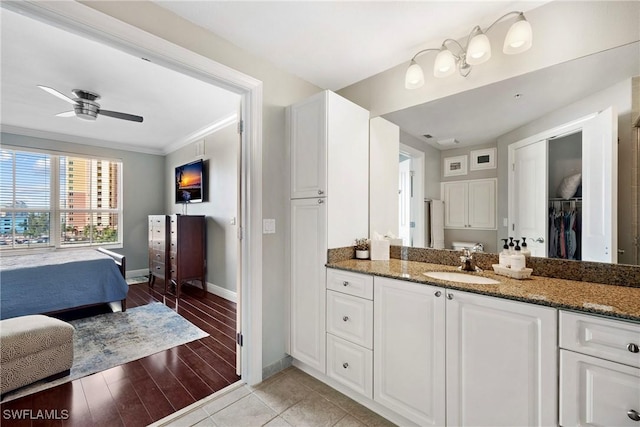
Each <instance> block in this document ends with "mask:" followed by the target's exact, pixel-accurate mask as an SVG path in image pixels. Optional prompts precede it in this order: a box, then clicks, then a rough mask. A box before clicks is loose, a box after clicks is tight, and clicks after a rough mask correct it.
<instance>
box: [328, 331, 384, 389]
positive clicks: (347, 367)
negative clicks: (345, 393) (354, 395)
mask: <svg viewBox="0 0 640 427" xmlns="http://www.w3.org/2000/svg"><path fill="white" fill-rule="evenodd" d="M327 375H329V377H331V378H333V379H334V380H336V381H338V382H339V383H340V384H342V385H344V386H346V387H349V388H351V389H352V390H355V391H357V392H358V393H360V394H362V395H364V396H366V397H368V398H369V399H372V398H373V352H372V351H371V350H369V349H366V348H364V347H360V346H359V345H356V344H352V343H350V342H348V341H345V340H343V339H340V338H338V337H335V336H333V335H331V334H327Z"/></svg>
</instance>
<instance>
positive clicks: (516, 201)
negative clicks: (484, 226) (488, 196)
mask: <svg viewBox="0 0 640 427" xmlns="http://www.w3.org/2000/svg"><path fill="white" fill-rule="evenodd" d="M510 182H511V183H513V186H511V185H510V188H509V208H510V209H509V224H510V225H509V236H511V237H514V238H515V239H519V240H521V239H522V237H523V236H524V237H526V238H527V246H528V247H529V250H530V251H531V255H533V256H538V257H546V256H547V228H548V225H547V217H548V212H547V141H546V140H543V141H538V142H535V143H533V144H529V145H526V146H524V147H520V148H517V149H515V150H514V151H513V161H512V165H511V179H510ZM505 237H507V236H505Z"/></svg>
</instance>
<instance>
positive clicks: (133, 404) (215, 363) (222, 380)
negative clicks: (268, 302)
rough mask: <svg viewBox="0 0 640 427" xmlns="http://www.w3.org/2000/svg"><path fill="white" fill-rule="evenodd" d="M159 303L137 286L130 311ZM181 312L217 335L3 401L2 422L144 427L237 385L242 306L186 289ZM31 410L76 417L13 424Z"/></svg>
mask: <svg viewBox="0 0 640 427" xmlns="http://www.w3.org/2000/svg"><path fill="white" fill-rule="evenodd" d="M156 289H160V287H159V286H158V285H157V284H156ZM154 301H163V297H162V295H161V294H160V293H158V292H156V291H153V290H149V289H148V286H147V285H146V284H138V285H132V286H130V287H129V295H128V297H127V308H133V307H136V306H140V305H145V304H148V303H150V302H154ZM165 304H167V305H168V306H169V307H171V308H175V298H172V297H169V296H167V298H166V300H165ZM178 313H179V314H180V315H182V316H183V317H185V318H186V319H188V320H189V321H190V322H191V323H193V324H194V325H196V326H198V327H199V328H200V329H202V330H203V331H205V332H207V333H209V336H208V337H206V338H202V339H199V340H197V341H193V342H191V343H188V344H184V345H181V346H179V347H174V348H172V349H169V350H166V351H162V352H160V353H157V354H154V355H152V356H148V357H145V358H143V359H139V360H136V361H134V362H130V363H127V364H125V365H121V366H117V367H115V368H112V369H109V370H107V371H103V372H100V373H97V374H94V375H90V376H88V377H84V378H82V379H78V380H75V381H71V382H68V383H66V384H63V385H60V386H58V387H54V388H50V389H48V390H44V391H41V392H39V393H35V394H32V395H29V396H25V397H23V398H20V399H16V400H13V401H10V402H7V403H5V404H2V405H0V417H1V418H0V424H1V425H2V426H41V425H43V426H44V425H55V426H82V427H87V426H144V425H147V424H149V423H152V422H154V421H157V420H159V419H161V418H163V417H165V416H167V415H169V414H171V413H173V412H176V411H177V410H179V409H181V408H184V407H185V406H188V405H190V404H192V403H193V402H196V401H198V400H200V399H202V398H204V397H206V396H208V395H210V394H212V393H214V392H216V391H218V390H220V389H222V388H224V387H226V386H227V385H229V384H231V383H234V382H236V381H237V380H238V379H239V377H238V376H236V374H235V357H236V356H235V332H236V307H235V303H232V302H229V301H227V300H225V299H222V298H220V297H217V296H215V295H211V294H207V295H206V297H204V296H203V295H202V290H201V289H195V288H191V287H184V288H183V294H182V295H181V299H180V302H179V304H178ZM24 409H27V410H31V413H30V414H31V418H38V415H42V416H41V417H40V418H43V417H45V414H44V413H43V412H40V413H39V412H38V411H39V410H42V411H48V413H47V414H48V415H49V417H50V415H54V418H55V417H56V415H57V418H67V417H66V414H68V419H64V420H63V419H58V420H43V419H40V420H37V419H31V420H20V421H18V420H16V419H12V418H15V417H12V416H11V414H18V413H22V414H23V416H24V415H25V414H26V412H25V411H22V412H21V411H20V410H24ZM7 410H9V411H11V412H7ZM54 411H56V412H54ZM7 415H9V416H7Z"/></svg>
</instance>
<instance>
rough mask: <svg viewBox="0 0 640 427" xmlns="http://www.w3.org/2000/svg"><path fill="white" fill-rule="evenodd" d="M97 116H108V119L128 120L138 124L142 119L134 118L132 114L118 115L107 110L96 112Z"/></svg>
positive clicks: (116, 112) (118, 113)
mask: <svg viewBox="0 0 640 427" xmlns="http://www.w3.org/2000/svg"><path fill="white" fill-rule="evenodd" d="M98 114H101V115H103V116H109V117H114V118H116V119H122V120H129V121H132V122H140V123H142V120H143V119H142V117H140V116H134V115H133V114H127V113H120V112H118V111H109V110H102V109H100V110H98Z"/></svg>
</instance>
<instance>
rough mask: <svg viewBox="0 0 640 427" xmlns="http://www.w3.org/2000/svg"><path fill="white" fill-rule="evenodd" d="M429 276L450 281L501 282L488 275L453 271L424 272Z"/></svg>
mask: <svg viewBox="0 0 640 427" xmlns="http://www.w3.org/2000/svg"><path fill="white" fill-rule="evenodd" d="M423 274H424V275H425V276H427V277H431V278H433V279H440V280H448V281H450V282H460V283H474V284H477V285H497V284H499V283H500V282H499V281H497V280H493V279H490V278H488V277H482V276H474V275H472V274H465V273H455V272H453V271H430V272H428V273H423Z"/></svg>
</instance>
